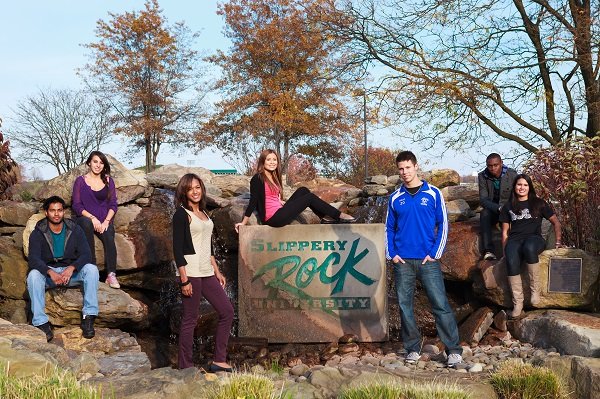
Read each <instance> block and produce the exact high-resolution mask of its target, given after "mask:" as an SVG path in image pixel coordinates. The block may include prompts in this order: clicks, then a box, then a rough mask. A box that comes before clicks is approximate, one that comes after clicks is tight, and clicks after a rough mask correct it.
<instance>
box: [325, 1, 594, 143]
mask: <svg viewBox="0 0 600 399" xmlns="http://www.w3.org/2000/svg"><path fill="white" fill-rule="evenodd" d="M332 1H333V0H332ZM342 8H343V9H344V12H345V16H346V18H345V19H341V18H340V20H339V21H337V23H334V24H333V28H334V29H335V31H336V33H337V34H338V35H341V36H342V37H343V39H344V40H345V42H346V43H350V45H351V47H352V50H353V51H354V57H353V58H352V59H351V60H350V61H351V62H352V63H356V64H361V65H376V66H377V67H378V68H377V70H378V73H379V74H380V76H381V80H380V82H379V83H380V87H379V88H380V91H379V94H380V101H381V104H382V105H383V106H384V107H385V108H386V110H387V111H388V116H394V117H396V118H397V120H396V121H397V122H400V123H404V124H405V125H404V126H406V124H409V126H410V127H412V129H410V132H409V133H410V134H409V136H410V137H412V138H416V139H423V140H429V142H430V143H433V142H436V141H440V143H442V142H443V143H444V144H445V146H446V147H448V148H450V147H453V148H460V147H465V146H470V145H473V146H480V145H485V144H489V140H490V138H491V139H493V140H494V141H497V140H505V141H513V142H515V143H517V144H519V145H520V146H521V147H522V148H523V149H524V150H525V151H528V152H536V151H537V150H538V149H539V148H540V147H543V146H548V145H550V146H554V145H557V144H559V143H561V142H562V141H563V140H565V139H568V138H570V137H573V136H576V135H585V136H587V137H594V136H597V135H598V134H599V133H600V79H599V71H600V62H599V60H600V53H599V49H600V24H599V23H598V20H599V17H600V2H599V1H598V0H593V1H592V0H569V1H559V0H460V1H459V0H449V1H441V0H420V1H400V0H379V1H375V0H356V1H351V0H348V1H345V2H344V5H343V7H342ZM406 130H409V129H406V128H405V131H406Z"/></svg>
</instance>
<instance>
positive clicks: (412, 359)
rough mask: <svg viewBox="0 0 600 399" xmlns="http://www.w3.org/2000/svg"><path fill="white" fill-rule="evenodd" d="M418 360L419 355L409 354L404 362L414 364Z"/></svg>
mask: <svg viewBox="0 0 600 399" xmlns="http://www.w3.org/2000/svg"><path fill="white" fill-rule="evenodd" d="M420 358H421V355H420V354H419V353H418V352H410V353H409V354H408V355H406V358H405V359H404V360H406V363H416V362H418V361H419V359H420Z"/></svg>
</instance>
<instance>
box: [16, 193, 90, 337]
mask: <svg viewBox="0 0 600 399" xmlns="http://www.w3.org/2000/svg"><path fill="white" fill-rule="evenodd" d="M64 208H65V201H64V200H63V199H62V198H60V197H57V196H53V197H50V198H48V199H47V200H45V201H44V204H43V209H44V212H45V213H46V218H45V219H42V220H40V221H39V222H38V223H37V224H36V226H35V229H34V230H33V231H32V232H31V235H30V236H29V257H28V259H29V262H28V264H29V274H28V275H27V291H28V292H29V298H30V300H31V312H32V313H33V319H32V324H33V325H34V326H35V327H37V328H39V329H40V330H42V331H43V332H44V333H45V334H46V339H47V340H48V342H49V341H51V340H52V338H54V333H53V332H52V326H51V325H50V322H49V320H48V316H47V315H46V312H45V307H46V298H45V295H46V289H47V288H55V287H73V286H78V285H81V284H83V311H82V319H81V330H82V335H83V336H84V337H85V338H92V337H94V335H95V331H94V319H95V318H96V316H98V268H97V267H96V266H95V265H93V264H92V263H91V259H92V256H91V254H90V247H89V245H88V242H87V240H86V238H85V234H84V232H83V230H82V229H81V227H79V226H78V225H77V224H75V222H73V221H72V220H70V219H65V218H64V216H65V209H64Z"/></svg>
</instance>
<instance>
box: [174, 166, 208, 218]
mask: <svg viewBox="0 0 600 399" xmlns="http://www.w3.org/2000/svg"><path fill="white" fill-rule="evenodd" d="M194 180H198V182H199V183H200V188H201V189H202V197H201V198H200V203H199V204H198V206H199V207H200V210H201V211H206V187H205V186H204V182H203V181H202V179H201V178H200V176H198V175H197V174H195V173H186V174H185V175H183V176H181V179H179V183H177V188H176V189H175V207H176V208H177V207H178V206H180V205H181V206H183V207H184V208H185V209H187V210H188V211H191V209H190V205H189V204H188V199H187V192H188V191H190V188H192V184H194Z"/></svg>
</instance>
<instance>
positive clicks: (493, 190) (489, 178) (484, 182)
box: [477, 153, 517, 260]
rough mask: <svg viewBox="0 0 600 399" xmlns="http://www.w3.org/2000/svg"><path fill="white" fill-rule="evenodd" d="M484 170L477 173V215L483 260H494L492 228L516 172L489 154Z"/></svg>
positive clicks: (506, 198)
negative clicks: (479, 210)
mask: <svg viewBox="0 0 600 399" xmlns="http://www.w3.org/2000/svg"><path fill="white" fill-rule="evenodd" d="M485 164H486V168H485V169H484V170H482V171H481V172H479V175H478V176H477V180H478V182H479V202H480V203H481V206H482V207H483V209H482V210H481V213H480V215H479V217H480V229H481V240H482V241H483V253H484V255H483V259H486V260H488V259H489V260H494V259H496V255H495V254H494V243H493V242H492V227H493V226H495V225H497V224H498V216H499V215H500V208H502V205H504V203H505V202H507V201H508V199H509V197H510V191H511V188H512V184H513V181H514V179H515V176H516V175H517V172H516V171H515V170H514V169H511V168H509V167H507V166H504V165H503V164H502V158H501V157H500V155H498V154H496V153H491V154H490V155H488V156H487V159H486V160H485Z"/></svg>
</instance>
